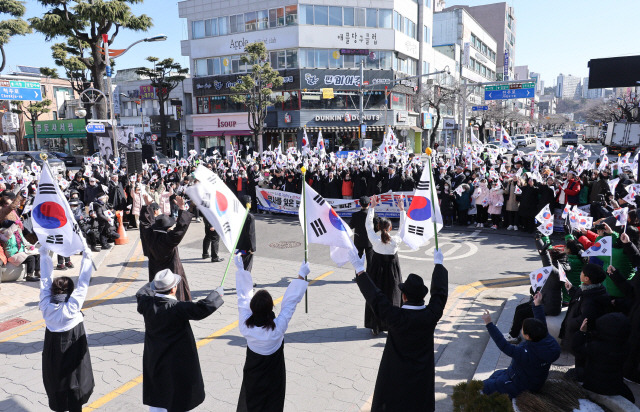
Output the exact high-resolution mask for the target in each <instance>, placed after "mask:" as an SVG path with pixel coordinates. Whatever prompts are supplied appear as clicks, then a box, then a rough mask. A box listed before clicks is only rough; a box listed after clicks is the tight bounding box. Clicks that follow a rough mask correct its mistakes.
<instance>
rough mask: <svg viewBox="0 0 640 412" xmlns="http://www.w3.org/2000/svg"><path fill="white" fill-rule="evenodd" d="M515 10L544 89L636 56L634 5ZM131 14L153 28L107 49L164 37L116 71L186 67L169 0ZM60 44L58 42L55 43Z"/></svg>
mask: <svg viewBox="0 0 640 412" xmlns="http://www.w3.org/2000/svg"><path fill="white" fill-rule="evenodd" d="M507 2H508V3H509V5H511V6H513V7H514V9H515V15H516V20H517V23H516V24H517V28H516V60H515V63H516V65H518V66H520V65H528V66H529V70H531V71H534V72H539V73H541V75H542V80H544V82H545V86H547V87H548V86H553V85H554V82H555V79H556V77H557V76H558V74H560V73H564V74H572V75H574V76H580V77H586V76H588V74H589V70H588V67H587V62H588V61H589V59H592V58H601V57H613V56H628V55H638V54H640V42H639V41H638V39H639V38H640V24H639V23H638V20H637V16H638V15H640V0H510V1H507ZM488 3H491V1H488V0H450V1H447V2H446V6H447V7H448V6H452V5H459V4H466V5H470V6H476V5H481V4H488ZM26 5H27V16H26V17H31V16H38V15H42V14H43V12H44V9H42V8H41V7H40V6H39V5H38V3H37V2H36V1H34V0H27V1H26ZM132 9H133V11H134V12H135V13H136V14H142V13H144V14H147V15H148V16H150V17H151V18H152V19H153V23H154V26H153V27H152V28H151V29H150V30H149V32H148V33H138V32H132V31H127V30H124V31H121V32H120V34H119V35H118V37H117V38H116V40H115V43H114V44H113V45H112V48H126V47H127V46H128V45H129V44H131V43H133V42H134V41H136V40H139V39H141V38H144V37H148V36H152V35H156V34H160V33H162V34H165V35H167V36H168V39H167V40H166V41H165V42H158V43H142V44H139V45H137V46H135V47H134V48H132V49H131V50H130V51H129V52H127V53H126V54H125V55H123V56H122V57H119V58H118V59H117V61H116V66H117V67H116V68H130V67H139V66H143V65H145V63H146V61H145V58H146V57H148V56H156V57H160V58H165V57H171V58H173V59H174V60H175V61H177V62H179V63H180V64H182V66H183V67H189V60H188V58H187V57H183V56H181V55H180V41H181V40H183V39H186V38H187V25H186V20H184V19H180V18H178V2H176V1H175V0H146V1H145V2H144V3H142V4H138V5H134V6H132ZM57 41H62V39H60V40H57ZM51 44H53V42H46V41H45V39H44V37H43V36H42V35H40V34H37V33H32V34H29V35H27V36H25V37H14V38H12V39H11V41H10V43H9V44H8V45H7V46H6V47H5V50H6V54H7V68H5V72H9V71H11V70H13V69H15V66H16V65H25V66H36V67H53V66H54V64H53V59H52V58H51V49H50V47H51Z"/></svg>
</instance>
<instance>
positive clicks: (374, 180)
mask: <svg viewBox="0 0 640 412" xmlns="http://www.w3.org/2000/svg"><path fill="white" fill-rule="evenodd" d="M363 174H364V177H365V179H366V180H367V196H374V195H379V194H380V181H381V180H382V177H381V175H380V171H379V170H378V165H372V166H370V168H368V169H365V170H364V171H363Z"/></svg>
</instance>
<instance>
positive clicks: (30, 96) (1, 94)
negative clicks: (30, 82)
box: [0, 87, 42, 102]
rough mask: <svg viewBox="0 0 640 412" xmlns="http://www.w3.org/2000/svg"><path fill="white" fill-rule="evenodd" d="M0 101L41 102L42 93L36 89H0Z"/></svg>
mask: <svg viewBox="0 0 640 412" xmlns="http://www.w3.org/2000/svg"><path fill="white" fill-rule="evenodd" d="M0 100H33V101H38V102H39V101H42V93H41V92H40V88H38V89H25V88H22V87H0Z"/></svg>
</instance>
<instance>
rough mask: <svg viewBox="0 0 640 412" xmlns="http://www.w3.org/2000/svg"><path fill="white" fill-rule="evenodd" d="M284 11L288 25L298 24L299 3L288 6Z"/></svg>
mask: <svg viewBox="0 0 640 412" xmlns="http://www.w3.org/2000/svg"><path fill="white" fill-rule="evenodd" d="M284 13H285V22H286V24H287V26H295V25H297V24H298V5H293V6H286V7H285V8H284Z"/></svg>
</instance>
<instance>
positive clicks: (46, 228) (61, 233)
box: [31, 167, 85, 257]
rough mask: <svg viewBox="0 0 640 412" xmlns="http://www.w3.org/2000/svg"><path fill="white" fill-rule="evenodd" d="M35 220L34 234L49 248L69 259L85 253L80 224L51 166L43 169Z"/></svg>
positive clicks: (35, 201) (37, 194) (34, 202)
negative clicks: (53, 174) (52, 173)
mask: <svg viewBox="0 0 640 412" xmlns="http://www.w3.org/2000/svg"><path fill="white" fill-rule="evenodd" d="M31 217H32V220H33V231H34V232H35V233H36V235H37V236H38V241H39V242H40V244H41V245H46V247H47V249H49V250H51V251H53V252H54V253H57V254H58V255H61V256H66V257H69V256H71V255H75V254H76V253H79V252H82V251H84V249H85V241H84V238H83V237H82V235H81V232H80V228H79V227H78V223H77V222H76V219H75V218H74V217H73V212H72V211H71V208H70V207H69V203H68V202H67V198H66V197H64V195H63V194H62V191H61V190H60V188H59V187H58V184H57V183H56V181H55V179H54V178H53V176H52V175H51V169H49V168H48V167H43V168H42V173H41V174H40V180H39V181H38V191H37V193H36V196H35V198H34V200H33V209H32V211H31Z"/></svg>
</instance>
